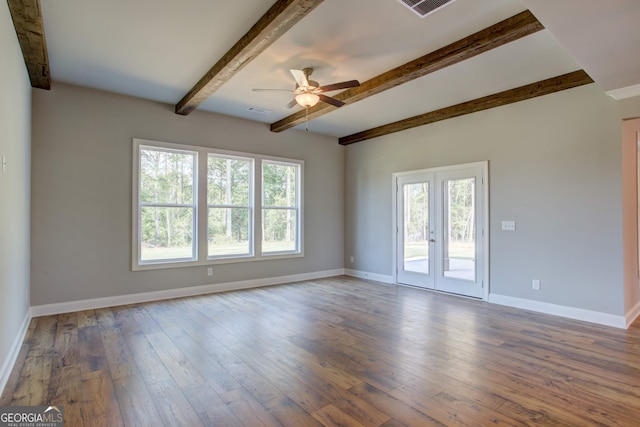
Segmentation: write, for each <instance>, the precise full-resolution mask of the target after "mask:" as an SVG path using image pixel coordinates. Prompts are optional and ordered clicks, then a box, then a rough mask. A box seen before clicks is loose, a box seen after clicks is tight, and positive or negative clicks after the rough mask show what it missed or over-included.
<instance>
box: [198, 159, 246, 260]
mask: <svg viewBox="0 0 640 427" xmlns="http://www.w3.org/2000/svg"><path fill="white" fill-rule="evenodd" d="M252 172H253V159H242V158H232V157H225V156H220V155H216V154H209V160H208V165H207V203H208V208H209V212H208V221H209V224H208V227H209V231H208V236H207V238H208V242H209V244H208V254H209V258H221V257H229V256H247V255H252V254H253V248H252V244H251V243H252V242H251V237H252V233H251V230H253V215H252V207H251V205H252V203H251V194H252V192H253V188H252V183H253V181H252V175H253V173H252Z"/></svg>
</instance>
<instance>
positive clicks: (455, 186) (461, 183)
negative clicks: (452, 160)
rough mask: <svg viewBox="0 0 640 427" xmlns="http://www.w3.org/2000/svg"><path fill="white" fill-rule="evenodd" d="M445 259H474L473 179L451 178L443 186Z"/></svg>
mask: <svg viewBox="0 0 640 427" xmlns="http://www.w3.org/2000/svg"><path fill="white" fill-rule="evenodd" d="M444 196H445V213H446V215H445V216H444V220H445V233H446V238H445V252H447V253H446V254H445V259H446V258H457V259H466V260H474V259H475V236H476V235H475V231H476V230H475V179H473V178H466V179H452V180H448V181H446V186H445V195H444Z"/></svg>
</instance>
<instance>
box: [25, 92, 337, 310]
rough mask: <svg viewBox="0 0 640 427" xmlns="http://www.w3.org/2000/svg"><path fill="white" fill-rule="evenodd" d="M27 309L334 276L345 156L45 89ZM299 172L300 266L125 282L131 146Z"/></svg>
mask: <svg viewBox="0 0 640 427" xmlns="http://www.w3.org/2000/svg"><path fill="white" fill-rule="evenodd" d="M32 120H33V148H32V149H33V153H32V161H33V163H32V165H33V175H32V180H33V186H32V191H33V198H32V200H33V204H32V211H33V215H32V236H33V239H32V268H31V278H32V280H31V282H32V289H33V294H32V295H33V299H32V304H33V305H34V306H37V305H43V304H52V303H62V302H68V301H77V300H84V299H91V298H103V297H113V296H121V295H128V294H134V293H143V292H153V291H162V290H167V289H173V288H184V287H191V286H200V285H209V284H217V283H228V282H236V281H244V280H252V279H258V278H268V277H280V276H287V275H296V274H305V273H313V272H319V271H327V270H333V269H342V268H343V266H344V265H343V257H344V254H343V250H342V248H343V247H344V239H343V219H344V199H343V197H342V194H343V187H344V179H343V177H344V169H343V164H344V148H343V147H341V146H339V145H338V143H337V141H336V139H335V138H328V137H322V136H318V135H313V134H308V133H306V132H300V131H296V130H292V131H287V132H283V133H279V134H275V133H272V132H270V131H269V128H268V125H265V124H259V123H254V122H250V121H245V120H240V119H235V118H231V117H225V116H220V115H216V114H211V113H206V112H200V111H196V112H194V113H192V114H190V115H189V116H186V117H184V116H179V115H176V114H174V113H173V106H172V105H165V104H160V103H156V102H151V101H145V100H141V99H136V98H131V97H126V96H122V95H116V94H111V93H106V92H100V91H96V90H91V89H85V88H80V87H76V86H69V85H65V84H61V83H55V84H54V85H53V89H52V90H51V91H50V92H42V91H37V92H35V93H34V98H33V118H32ZM133 138H143V139H150V140H156V141H166V142H175V143H183V144H190V145H199V146H210V147H216V148H222V149H228V150H236V151H244V152H254V153H259V154H267V155H274V156H282V157H289V158H294V159H302V160H304V161H305V220H304V224H305V236H304V237H305V256H304V258H296V259H286V260H269V261H261V262H248V263H237V264H224V265H214V266H213V271H214V274H213V277H207V275H206V270H207V269H206V267H182V268H175V269H165V270H155V271H138V272H132V271H131V161H132V160H131V153H132V139H133Z"/></svg>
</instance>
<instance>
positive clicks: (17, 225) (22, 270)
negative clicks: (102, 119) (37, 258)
mask: <svg viewBox="0 0 640 427" xmlns="http://www.w3.org/2000/svg"><path fill="white" fill-rule="evenodd" d="M0 55H1V56H0V154H4V155H5V156H6V160H7V165H6V171H5V172H4V173H3V172H2V169H1V166H0V365H2V368H1V370H0V388H1V387H2V386H3V385H4V383H3V381H4V380H6V378H4V375H5V374H6V373H7V372H5V369H6V368H7V367H9V368H10V366H8V365H6V364H7V362H9V360H8V359H11V357H12V354H11V353H12V351H14V350H15V349H16V348H17V347H13V348H12V346H13V344H16V339H18V340H19V339H21V338H22V336H21V332H22V331H21V328H22V327H23V326H25V325H24V323H25V320H28V318H27V313H28V310H29V201H30V174H31V159H30V150H31V148H30V145H31V142H30V139H31V86H30V84H29V78H28V75H27V69H26V67H25V65H24V60H23V59H22V52H21V51H20V45H19V44H18V38H17V37H16V33H15V30H14V28H13V22H12V21H11V15H10V14H9V8H8V7H7V2H0ZM17 344H20V342H17Z"/></svg>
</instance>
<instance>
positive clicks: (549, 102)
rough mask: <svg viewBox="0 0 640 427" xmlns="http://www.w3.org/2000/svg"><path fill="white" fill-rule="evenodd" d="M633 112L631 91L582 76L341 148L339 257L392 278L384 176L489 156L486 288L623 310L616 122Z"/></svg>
mask: <svg viewBox="0 0 640 427" xmlns="http://www.w3.org/2000/svg"><path fill="white" fill-rule="evenodd" d="M633 114H635V115H639V114H640V98H638V99H634V100H633V101H626V102H622V103H621V102H616V101H614V100H613V99H611V98H609V97H608V96H606V95H605V94H604V93H603V92H602V91H601V90H600V89H599V88H598V87H597V86H596V85H595V84H592V85H588V86H584V87H581V88H576V89H571V90H568V91H564V92H560V93H556V94H553V95H548V96H544V97H540V98H536V99H533V100H529V101H525V102H520V103H517V104H512V105H509V106H504V107H500V108H496V109H492V110H488V111H484V112H480V113H475V114H471V115H467V116H464V117H459V118H455V119H451V120H447V121H443V122H439V123H435V124H431V125H428V126H423V127H419V128H414V129H411V130H407V131H404V132H400V133H395V134H392V135H387V136H384V137H380V138H376V139H374V140H369V141H365V142H361V143H358V144H354V145H350V146H348V147H347V153H346V165H345V170H346V174H345V183H346V184H345V189H346V190H345V191H346V192H345V209H346V210H345V230H346V235H345V265H346V266H347V267H348V268H351V269H354V270H359V271H366V272H371V273H376V274H382V275H389V276H390V275H392V271H391V268H392V234H391V204H392V195H391V174H392V173H394V172H401V171H408V170H416V169H423V168H430V167H436V166H446V165H453V164H460V163H467V162H475V161H481V160H488V161H489V177H490V196H489V199H490V204H489V207H490V213H489V215H490V228H491V230H490V241H489V244H490V286H491V288H490V291H491V293H494V294H501V295H506V296H512V297H518V298H526V299H531V300H538V301H542V302H548V303H553V304H559V305H563V306H569V307H577V308H582V309H586V310H593V311H599V312H603V313H610V314H616V315H620V314H623V311H624V301H623V300H624V289H623V277H622V272H623V267H622V213H621V209H622V188H621V142H620V141H621V130H620V129H621V119H622V118H623V117H624V116H625V115H626V116H628V115H633ZM502 220H516V222H517V230H516V231H515V232H503V231H501V230H500V223H501V221H502ZM351 255H353V256H354V257H355V263H353V264H351V263H350V262H349V256H351ZM534 278H535V279H540V280H541V290H540V291H533V290H532V289H531V280H532V279H534Z"/></svg>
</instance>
